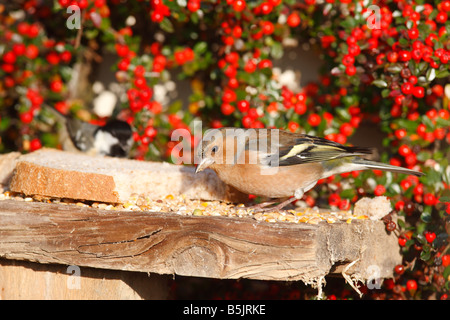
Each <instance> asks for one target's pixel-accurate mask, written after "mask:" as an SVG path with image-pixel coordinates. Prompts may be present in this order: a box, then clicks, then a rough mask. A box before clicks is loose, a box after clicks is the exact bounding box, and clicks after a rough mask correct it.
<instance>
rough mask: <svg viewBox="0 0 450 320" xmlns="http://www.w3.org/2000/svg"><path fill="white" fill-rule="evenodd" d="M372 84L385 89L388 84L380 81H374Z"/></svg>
mask: <svg viewBox="0 0 450 320" xmlns="http://www.w3.org/2000/svg"><path fill="white" fill-rule="evenodd" d="M372 84H373V85H374V86H376V87H378V88H386V87H387V86H388V83H387V82H386V81H384V80H382V79H377V80H374V81H373V82H372Z"/></svg>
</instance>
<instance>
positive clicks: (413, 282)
mask: <svg viewBox="0 0 450 320" xmlns="http://www.w3.org/2000/svg"><path fill="white" fill-rule="evenodd" d="M406 289H408V291H409V292H410V293H411V294H414V292H415V291H416V290H417V282H416V280H408V281H407V282H406Z"/></svg>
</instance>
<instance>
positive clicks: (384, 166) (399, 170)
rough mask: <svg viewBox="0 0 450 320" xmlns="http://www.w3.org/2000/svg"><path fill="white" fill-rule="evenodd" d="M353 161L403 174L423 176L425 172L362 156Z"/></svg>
mask: <svg viewBox="0 0 450 320" xmlns="http://www.w3.org/2000/svg"><path fill="white" fill-rule="evenodd" d="M353 163H354V164H356V165H360V166H363V167H364V168H366V169H372V170H382V171H390V172H397V173H403V174H410V175H414V176H417V177H420V176H423V175H424V173H423V172H419V171H415V170H411V169H407V168H403V167H397V166H393V165H390V164H386V163H381V162H375V161H370V160H365V159H361V158H355V159H354V160H353Z"/></svg>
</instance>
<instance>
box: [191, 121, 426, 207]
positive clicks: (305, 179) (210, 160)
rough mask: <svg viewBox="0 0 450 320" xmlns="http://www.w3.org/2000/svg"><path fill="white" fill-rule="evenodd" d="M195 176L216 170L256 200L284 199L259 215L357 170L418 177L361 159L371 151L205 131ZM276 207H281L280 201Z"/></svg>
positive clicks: (301, 138)
mask: <svg viewBox="0 0 450 320" xmlns="http://www.w3.org/2000/svg"><path fill="white" fill-rule="evenodd" d="M197 153H198V157H199V159H201V160H200V163H199V165H198V166H197V169H196V172H200V171H202V170H204V169H206V168H211V169H212V170H214V171H215V172H216V173H217V175H218V176H219V178H220V179H221V180H222V181H223V182H225V183H226V184H229V185H231V186H233V187H235V188H236V189H238V190H240V191H242V192H244V193H248V194H253V195H256V196H262V197H268V198H276V199H280V198H288V199H287V200H285V201H282V202H281V203H280V204H279V205H277V206H275V207H272V208H266V209H263V208H264V207H267V206H268V205H269V204H273V203H275V202H276V201H270V202H266V203H261V204H259V205H257V206H254V208H256V209H258V210H259V211H264V210H279V209H281V208H283V207H284V206H286V205H288V204H289V203H291V202H293V201H295V200H297V199H301V198H302V197H303V195H304V193H305V192H307V191H308V190H310V189H312V188H313V187H314V186H315V185H316V183H317V181H318V180H320V179H323V178H327V177H330V176H332V175H335V174H340V173H345V172H351V171H356V170H367V169H376V170H383V171H391V172H397V173H404V174H412V175H416V176H421V175H423V173H422V172H418V171H414V170H410V169H406V168H402V167H397V166H392V165H389V164H385V163H380V162H375V161H370V160H366V159H363V158H362V156H364V155H368V154H371V149H369V148H362V147H349V146H344V145H341V144H339V143H336V142H333V141H329V140H327V139H324V138H319V137H314V136H309V135H305V134H299V133H292V132H288V131H283V130H278V129H241V128H220V129H212V130H209V131H208V132H207V133H206V134H205V135H204V136H203V139H202V141H201V143H200V144H199V147H198V149H197ZM278 202H280V201H278Z"/></svg>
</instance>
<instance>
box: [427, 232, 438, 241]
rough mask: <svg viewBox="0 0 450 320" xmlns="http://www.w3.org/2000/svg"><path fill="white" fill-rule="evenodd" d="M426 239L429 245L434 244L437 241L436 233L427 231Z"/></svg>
mask: <svg viewBox="0 0 450 320" xmlns="http://www.w3.org/2000/svg"><path fill="white" fill-rule="evenodd" d="M425 239H427V241H428V243H432V242H433V241H434V239H436V233H434V232H431V231H425Z"/></svg>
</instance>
